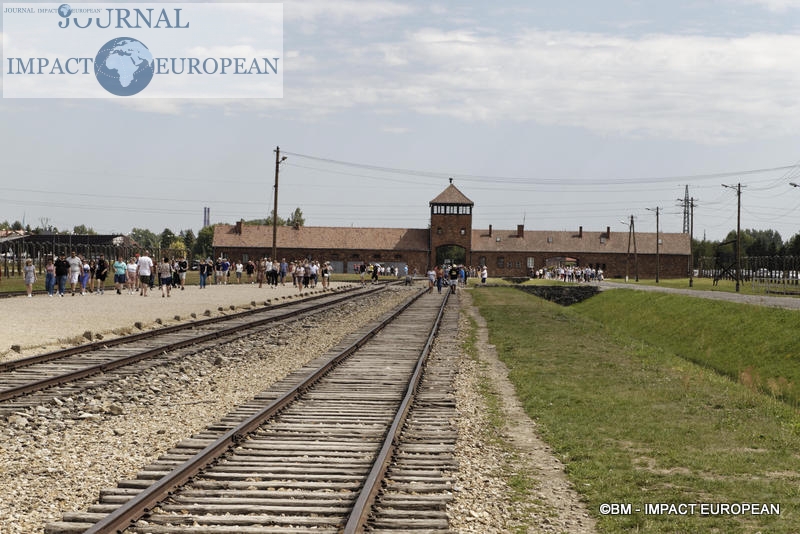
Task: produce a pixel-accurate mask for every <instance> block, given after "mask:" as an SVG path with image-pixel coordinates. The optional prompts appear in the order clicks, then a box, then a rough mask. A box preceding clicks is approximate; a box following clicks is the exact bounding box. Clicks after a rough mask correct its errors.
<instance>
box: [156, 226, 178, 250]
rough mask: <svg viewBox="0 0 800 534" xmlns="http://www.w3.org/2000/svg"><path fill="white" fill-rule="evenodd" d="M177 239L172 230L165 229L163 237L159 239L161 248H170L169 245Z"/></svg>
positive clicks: (162, 233)
mask: <svg viewBox="0 0 800 534" xmlns="http://www.w3.org/2000/svg"><path fill="white" fill-rule="evenodd" d="M175 237H177V236H176V235H175V233H174V232H173V231H172V230H170V229H169V228H164V231H163V232H161V236H160V238H159V243H160V245H161V248H169V244H170V243H172V241H173V240H174V239H175Z"/></svg>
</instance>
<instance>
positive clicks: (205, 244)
mask: <svg viewBox="0 0 800 534" xmlns="http://www.w3.org/2000/svg"><path fill="white" fill-rule="evenodd" d="M213 244H214V225H211V226H204V227H203V228H202V229H201V230H200V231H199V232H197V239H196V240H195V242H194V248H193V249H192V252H194V253H195V254H196V255H197V257H199V258H208V257H210V256H211V253H212V252H213Z"/></svg>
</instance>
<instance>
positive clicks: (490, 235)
mask: <svg viewBox="0 0 800 534" xmlns="http://www.w3.org/2000/svg"><path fill="white" fill-rule="evenodd" d="M489 237H492V225H491V224H490V225H489Z"/></svg>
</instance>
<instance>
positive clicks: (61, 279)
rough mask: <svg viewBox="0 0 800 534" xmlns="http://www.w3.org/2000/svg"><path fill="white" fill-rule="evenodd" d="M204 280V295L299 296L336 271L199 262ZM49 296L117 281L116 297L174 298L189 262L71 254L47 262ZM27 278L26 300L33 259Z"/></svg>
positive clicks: (310, 264)
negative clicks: (253, 289)
mask: <svg viewBox="0 0 800 534" xmlns="http://www.w3.org/2000/svg"><path fill="white" fill-rule="evenodd" d="M196 268H197V270H198V271H199V275H200V284H199V286H200V289H205V288H206V287H207V285H208V284H210V283H211V284H215V285H225V284H229V283H231V284H232V283H236V284H242V283H250V284H258V287H263V286H264V285H265V284H266V285H268V286H271V287H277V286H278V284H280V285H282V286H285V285H286V283H287V281H288V283H290V284H291V285H292V286H294V287H296V288H297V289H298V291H300V292H302V291H303V290H305V289H309V288H312V289H313V288H316V287H317V285H318V284H321V286H322V287H323V288H327V287H329V286H330V277H331V274H332V273H333V267H332V266H331V264H330V262H327V261H326V262H320V261H312V260H295V261H290V262H287V261H286V259H285V258H284V259H282V260H281V261H273V260H271V259H270V258H266V257H264V258H261V259H260V260H257V261H252V260H249V261H243V260H241V259H239V260H236V261H231V260H229V259H228V258H223V257H220V258H217V259H216V260H212V259H211V258H208V259H206V260H205V261H201V262H199V264H198V265H197V266H196ZM44 271H45V290H46V291H47V294H48V296H50V297H54V296H56V295H58V296H59V297H63V296H64V295H65V294H67V293H68V292H69V294H70V295H72V296H75V295H81V296H85V295H87V294H89V293H94V294H98V295H102V294H103V293H104V292H105V289H106V287H105V286H106V280H107V279H108V278H109V277H111V276H113V280H114V289H115V290H116V293H117V294H120V295H121V294H122V293H123V292H126V293H128V294H131V295H133V294H137V293H138V294H139V295H141V296H147V293H148V291H154V290H155V288H156V287H158V288H159V290H160V291H161V296H162V297H164V298H166V297H170V296H171V292H172V290H173V289H180V290H184V289H185V287H186V273H187V272H188V271H189V262H188V261H187V260H186V258H185V257H183V256H181V257H177V258H169V257H166V256H165V257H163V258H162V259H160V260H158V259H157V258H151V257H150V252H149V251H144V253H143V254H136V255H135V256H132V257H131V258H128V259H127V261H126V259H125V258H123V257H121V256H120V257H118V258H117V259H116V260H115V261H110V260H107V259H106V258H105V255H104V254H102V253H101V254H100V255H99V257H98V258H97V259H88V258H86V257H84V256H83V255H79V254H77V253H76V252H75V251H72V252H71V253H70V255H69V256H68V257H67V256H66V255H65V254H61V255H59V256H58V257H56V258H55V259H52V258H51V259H48V261H47V263H46V265H45V268H44ZM23 276H24V280H25V286H26V290H27V296H28V297H32V296H33V284H34V283H35V282H36V279H37V275H36V269H35V267H34V265H33V261H32V260H31V259H28V260H26V262H25V266H24V267H23Z"/></svg>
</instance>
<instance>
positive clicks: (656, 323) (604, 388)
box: [473, 288, 800, 534]
mask: <svg viewBox="0 0 800 534" xmlns="http://www.w3.org/2000/svg"><path fill="white" fill-rule="evenodd" d="M473 296H474V300H475V303H476V305H478V306H479V308H480V310H481V313H482V314H483V316H484V317H485V318H486V320H487V322H488V325H489V329H490V340H491V342H492V343H494V344H495V345H496V346H497V349H498V352H499V354H500V357H501V358H502V359H503V361H504V362H505V363H506V364H507V365H508V367H509V369H510V378H511V379H512V381H513V382H514V384H515V387H516V388H517V391H518V392H519V396H520V399H521V401H522V402H523V405H524V407H525V409H526V411H527V413H528V414H529V415H530V416H531V417H532V418H533V419H535V420H536V421H537V422H538V424H539V428H540V431H541V432H542V434H543V437H544V438H545V439H546V440H547V441H548V442H549V443H550V444H551V446H552V447H553V449H554V451H555V452H556V454H558V456H559V457H560V458H561V459H562V460H563V461H564V462H565V464H566V466H567V472H568V476H569V477H570V479H571V480H572V482H573V484H574V485H575V488H576V489H577V490H578V491H579V492H581V494H582V495H583V496H584V497H585V498H586V500H587V502H588V503H589V508H590V510H592V511H593V513H595V514H596V515H597V516H598V520H599V528H600V529H601V530H602V531H603V532H659V533H660V532H664V533H667V532H669V533H674V532H720V533H732V532H752V533H755V532H777V533H787V534H788V533H792V532H800V514H798V511H797V510H798V506H799V505H800V484H799V483H800V472H798V465H800V461H799V460H800V456H798V451H800V415H799V414H798V411H797V408H796V406H797V389H796V384H797V382H798V380H797V379H798V374H799V372H798V367H800V362H798V356H800V351H798V350H797V349H798V344H797V342H796V341H794V340H793V339H792V333H793V332H792V330H793V328H792V325H793V324H796V323H797V319H798V318H800V315H798V314H797V312H786V311H783V310H776V309H767V308H757V307H752V306H745V305H732V304H727V305H726V304H725V303H720V302H715V301H704V300H699V299H690V298H681V297H676V296H670V295H663V296H662V295H652V294H647V295H645V294H640V293H638V292H635V291H625V290H620V291H609V292H604V293H602V294H600V295H598V296H596V297H593V298H592V299H590V300H588V301H585V302H584V303H582V304H579V305H576V306H573V307H570V308H563V307H560V306H557V305H555V304H552V303H549V302H546V301H544V300H541V299H539V298H536V297H534V296H532V295H529V294H526V293H523V292H521V291H518V290H515V289H512V288H508V289H506V288H486V289H478V290H475V291H473ZM781 378H782V379H783V380H781ZM771 384H772V385H771ZM772 388H775V391H772ZM603 503H612V504H613V503H616V504H621V505H631V513H630V514H625V515H601V514H599V510H600V509H601V505H602V504H603ZM656 503H667V504H675V505H679V504H691V503H698V504H699V503H714V504H718V503H759V504H778V505H780V515H777V516H776V515H751V514H743V515H731V514H723V515H705V516H703V515H700V514H699V512H698V513H697V514H695V515H677V514H675V515H669V514H647V513H645V508H644V507H645V506H646V505H648V504H656ZM637 508H639V510H640V511H638V512H637V511H636V509H637Z"/></svg>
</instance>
